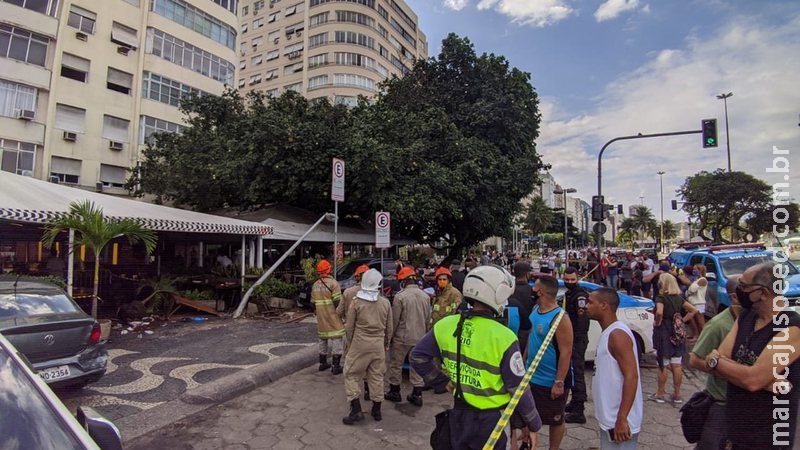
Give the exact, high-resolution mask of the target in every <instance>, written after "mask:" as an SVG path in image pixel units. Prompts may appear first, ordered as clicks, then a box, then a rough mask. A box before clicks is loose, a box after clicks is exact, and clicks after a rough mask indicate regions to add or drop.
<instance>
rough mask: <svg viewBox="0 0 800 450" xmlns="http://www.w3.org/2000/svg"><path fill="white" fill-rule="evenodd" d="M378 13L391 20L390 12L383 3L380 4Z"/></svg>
mask: <svg viewBox="0 0 800 450" xmlns="http://www.w3.org/2000/svg"><path fill="white" fill-rule="evenodd" d="M378 14H380V15H381V17H383V18H384V19H386V20H389V13H388V12H387V11H386V10H385V9H383V6H381V5H378Z"/></svg>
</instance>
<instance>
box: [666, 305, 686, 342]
mask: <svg viewBox="0 0 800 450" xmlns="http://www.w3.org/2000/svg"><path fill="white" fill-rule="evenodd" d="M669 341H670V342H672V345H675V346H678V345H682V344H683V343H684V342H686V327H684V326H683V316H681V312H680V311H678V312H676V313H675V314H673V315H672V330H670V333H669Z"/></svg>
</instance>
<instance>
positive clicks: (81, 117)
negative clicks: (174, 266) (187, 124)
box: [0, 0, 239, 193]
mask: <svg viewBox="0 0 800 450" xmlns="http://www.w3.org/2000/svg"><path fill="white" fill-rule="evenodd" d="M237 9H238V3H237V0H102V1H97V0H0V148H2V169H3V170H6V171H10V172H16V173H19V174H24V175H31V176H34V177H36V178H40V179H45V180H50V181H52V182H59V183H67V184H72V185H77V186H82V187H89V188H92V189H96V190H98V191H104V192H109V193H125V192H127V191H125V190H124V185H125V183H126V180H127V178H128V177H129V169H130V168H131V167H133V166H135V165H136V163H137V161H138V160H139V158H140V152H141V150H142V149H143V148H144V146H145V144H146V142H148V140H149V139H150V138H151V135H152V134H153V133H154V132H156V131H170V132H177V131H180V129H181V127H182V126H183V115H182V114H181V112H180V111H179V109H178V106H179V102H180V99H181V98H182V96H184V95H187V94H190V93H195V94H198V95H205V94H221V93H222V92H223V91H224V89H225V86H226V85H229V86H232V85H233V83H234V82H235V81H234V80H235V77H236V75H235V71H236V66H235V62H236V61H237V42H238V36H237V35H238V28H239V27H238V19H237V17H236V11H237Z"/></svg>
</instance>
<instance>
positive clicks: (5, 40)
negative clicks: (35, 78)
mask: <svg viewBox="0 0 800 450" xmlns="http://www.w3.org/2000/svg"><path fill="white" fill-rule="evenodd" d="M49 42H50V40H49V39H47V38H46V37H45V36H42V35H39V34H36V33H31V32H30V31H27V30H24V29H22V28H17V27H12V26H11V25H7V24H5V23H0V57H3V58H10V59H16V60H17V61H22V62H26V63H30V64H35V65H37V66H42V67H44V62H45V59H47V44H48V43H49Z"/></svg>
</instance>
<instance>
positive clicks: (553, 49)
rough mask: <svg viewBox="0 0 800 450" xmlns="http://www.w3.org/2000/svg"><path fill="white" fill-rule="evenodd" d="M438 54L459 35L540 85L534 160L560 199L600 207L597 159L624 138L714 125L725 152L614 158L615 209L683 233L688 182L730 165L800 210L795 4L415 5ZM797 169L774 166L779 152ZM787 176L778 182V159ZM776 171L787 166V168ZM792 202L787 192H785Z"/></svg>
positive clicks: (665, 150)
mask: <svg viewBox="0 0 800 450" xmlns="http://www.w3.org/2000/svg"><path fill="white" fill-rule="evenodd" d="M406 3H407V4H409V6H410V7H411V8H412V9H413V10H414V11H415V12H416V13H417V15H418V16H419V23H420V28H421V30H422V31H423V32H424V33H425V34H426V35H427V37H428V43H429V53H430V55H431V56H436V55H438V53H439V51H440V50H441V41H442V39H444V37H446V36H447V34H449V33H451V32H454V33H456V34H458V35H460V36H466V37H468V38H469V39H470V41H472V43H473V44H474V46H475V49H476V51H477V52H478V53H479V54H480V53H484V52H486V53H494V54H497V55H503V56H505V57H506V58H507V59H508V60H509V61H510V63H511V65H512V66H514V67H517V68H519V69H521V70H524V71H526V72H528V73H530V74H531V84H532V85H533V87H534V88H535V89H536V91H537V93H538V95H539V98H540V105H539V106H540V110H541V112H542V123H541V126H540V135H539V138H538V139H537V141H536V146H537V151H538V152H539V153H540V154H541V155H542V157H543V159H544V161H545V162H546V163H549V164H551V165H552V168H551V171H550V173H551V174H552V175H553V176H554V177H555V179H556V181H557V182H558V183H559V184H560V185H561V186H563V187H567V188H575V189H577V190H578V192H577V194H575V195H576V196H577V197H579V198H581V199H583V200H585V201H587V202H589V203H591V196H592V195H595V194H596V193H597V155H598V153H599V151H600V149H601V148H602V147H603V145H604V144H605V143H606V142H607V141H609V140H611V139H613V138H615V137H618V136H628V135H637V134H639V133H642V134H652V133H664V132H673V131H691V130H699V129H700V123H701V120H702V119H709V118H716V119H718V121H717V123H718V127H719V141H720V142H719V144H720V145H719V147H718V148H712V149H703V148H702V143H701V136H700V135H699V134H695V135H688V136H680V137H667V138H653V139H637V140H631V141H623V142H616V143H613V144H611V145H610V146H609V147H608V149H607V150H606V151H605V153H604V156H603V194H604V195H605V200H606V203H612V204H619V203H621V204H623V205H625V211H627V210H628V206H629V205H632V204H639V203H640V201H641V200H640V196H642V197H643V204H644V205H646V206H648V207H649V208H651V209H652V210H653V213H654V214H655V217H656V219H659V218H660V199H661V196H660V189H659V188H660V187H659V175H658V174H657V172H659V171H664V172H665V174H664V176H663V185H664V218H665V219H670V220H673V221H680V220H684V221H685V220H686V219H685V214H684V213H682V212H679V211H677V212H676V211H672V210H671V209H670V200H672V199H677V195H676V193H675V191H676V190H677V189H678V188H679V187H680V186H681V185H682V184H683V183H684V181H685V180H686V178H687V177H688V176H691V175H694V174H696V173H698V172H700V171H703V170H705V171H713V170H716V169H717V168H726V167H727V156H726V153H727V152H726V134H725V112H724V105H723V101H722V100H719V99H717V98H716V96H717V95H718V94H723V93H729V92H731V93H733V96H732V97H730V98H728V99H727V103H728V119H729V127H730V148H731V165H732V168H733V170H741V171H745V172H747V173H749V174H751V175H753V176H755V177H757V178H759V179H762V180H764V181H765V182H767V183H768V184H770V185H772V184H774V183H781V182H782V183H788V184H789V186H788V191H789V192H790V194H791V195H792V197H793V198H794V201H798V200H800V145H799V144H800V2H798V1H797V0H787V1H781V0H771V1H755V0H750V1H726V0H704V1H699V0H697V1H696V0H671V1H659V2H647V1H645V0H582V1H577V0H406ZM774 147H775V148H777V149H779V150H788V151H789V154H788V155H773V148H774ZM776 157H783V158H786V160H785V161H786V162H787V163H788V165H789V167H788V172H768V171H767V168H768V167H772V166H773V162H774V158H776ZM778 165H779V166H782V165H783V161H780V162H778ZM782 188H783V189H784V190H786V189H787V187H786V186H783V187H782Z"/></svg>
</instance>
